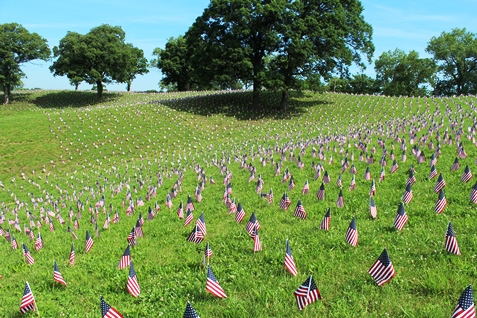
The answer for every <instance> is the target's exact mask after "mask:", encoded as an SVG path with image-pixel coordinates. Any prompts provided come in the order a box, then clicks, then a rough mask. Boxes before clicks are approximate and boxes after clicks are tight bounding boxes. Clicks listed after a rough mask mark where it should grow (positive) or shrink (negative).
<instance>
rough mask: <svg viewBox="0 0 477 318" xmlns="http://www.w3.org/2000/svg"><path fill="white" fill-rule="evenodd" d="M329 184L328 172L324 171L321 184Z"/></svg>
mask: <svg viewBox="0 0 477 318" xmlns="http://www.w3.org/2000/svg"><path fill="white" fill-rule="evenodd" d="M330 182H331V178H330V176H329V174H328V171H325V174H324V175H323V183H326V184H328V183H330Z"/></svg>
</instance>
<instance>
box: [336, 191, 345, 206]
mask: <svg viewBox="0 0 477 318" xmlns="http://www.w3.org/2000/svg"><path fill="white" fill-rule="evenodd" d="M336 207H338V208H342V207H344V199H343V191H341V189H340V193H339V194H338V200H336Z"/></svg>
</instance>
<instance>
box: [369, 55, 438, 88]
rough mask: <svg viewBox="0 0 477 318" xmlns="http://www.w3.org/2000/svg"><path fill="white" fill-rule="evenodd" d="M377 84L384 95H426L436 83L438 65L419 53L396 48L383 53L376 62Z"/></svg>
mask: <svg viewBox="0 0 477 318" xmlns="http://www.w3.org/2000/svg"><path fill="white" fill-rule="evenodd" d="M374 69H375V70H376V80H377V84H378V85H379V87H380V88H381V91H382V93H383V94H384V95H389V96H399V95H406V96H426V95H428V94H429V89H430V88H431V87H432V85H434V81H435V73H436V65H435V62H434V61H433V60H432V59H429V58H419V53H417V52H416V51H410V52H409V54H406V53H405V52H404V51H402V50H399V49H395V50H394V51H388V52H384V53H382V54H381V56H380V57H379V58H378V59H377V60H376V61H375V62H374Z"/></svg>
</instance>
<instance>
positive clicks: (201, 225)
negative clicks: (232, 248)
mask: <svg viewBox="0 0 477 318" xmlns="http://www.w3.org/2000/svg"><path fill="white" fill-rule="evenodd" d="M195 224H196V225H197V226H198V227H199V229H200V231H201V232H202V233H203V234H204V235H207V229H206V227H205V218H204V212H202V214H201V215H200V216H199V218H198V219H197V221H196V223H195Z"/></svg>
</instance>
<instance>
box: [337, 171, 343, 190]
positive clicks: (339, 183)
mask: <svg viewBox="0 0 477 318" xmlns="http://www.w3.org/2000/svg"><path fill="white" fill-rule="evenodd" d="M336 186H337V187H339V188H341V187H342V186H343V178H342V175H341V173H340V175H339V176H338V180H336Z"/></svg>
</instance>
